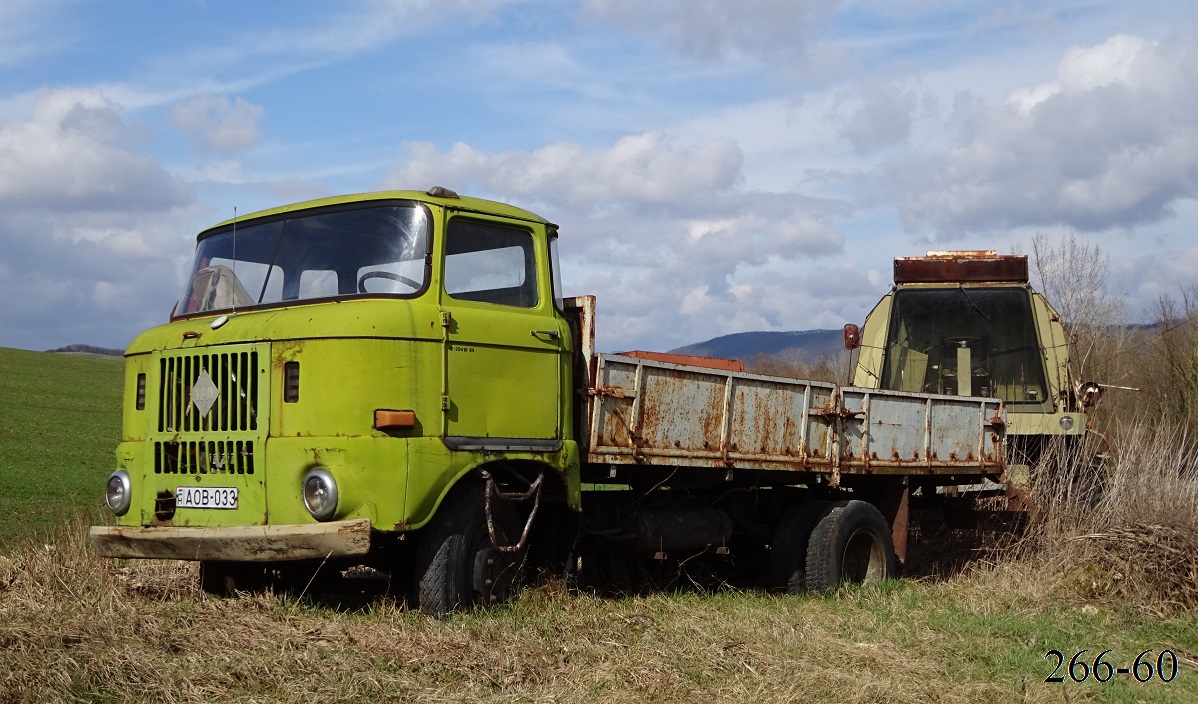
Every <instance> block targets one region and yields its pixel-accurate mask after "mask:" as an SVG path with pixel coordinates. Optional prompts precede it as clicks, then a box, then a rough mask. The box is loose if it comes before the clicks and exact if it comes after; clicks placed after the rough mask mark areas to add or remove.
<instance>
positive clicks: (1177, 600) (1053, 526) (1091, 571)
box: [1020, 424, 1198, 613]
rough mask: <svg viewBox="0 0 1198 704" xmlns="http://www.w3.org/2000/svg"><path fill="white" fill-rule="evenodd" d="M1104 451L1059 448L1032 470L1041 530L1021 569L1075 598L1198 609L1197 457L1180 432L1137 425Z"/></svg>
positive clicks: (1164, 609) (1025, 550)
mask: <svg viewBox="0 0 1198 704" xmlns="http://www.w3.org/2000/svg"><path fill="white" fill-rule="evenodd" d="M1114 445H1115V447H1114V448H1112V449H1114V450H1116V451H1115V452H1114V455H1115V456H1116V459H1117V467H1115V468H1113V469H1112V468H1111V467H1110V466H1094V464H1093V463H1092V462H1090V461H1089V459H1090V457H1092V455H1093V452H1094V451H1095V450H1096V449H1097V450H1103V449H1106V448H1105V447H1097V448H1096V447H1084V448H1076V450H1075V451H1073V452H1069V451H1067V450H1065V449H1064V448H1063V447H1056V448H1053V451H1052V452H1051V453H1050V454H1049V456H1048V457H1047V458H1046V459H1045V461H1044V462H1043V463H1042V464H1041V466H1040V467H1039V468H1038V470H1037V472H1038V479H1037V481H1036V482H1035V483H1036V492H1035V493H1036V501H1037V504H1038V506H1039V507H1040V508H1041V514H1042V516H1041V520H1040V521H1039V522H1038V523H1037V524H1035V525H1033V527H1032V530H1031V531H1030V532H1029V534H1028V536H1027V540H1026V541H1025V542H1024V544H1023V545H1022V546H1021V552H1020V556H1021V558H1022V559H1023V560H1026V561H1028V562H1029V563H1030V564H1032V565H1034V566H1036V567H1037V568H1038V569H1039V570H1040V571H1041V572H1043V573H1045V574H1049V575H1056V576H1058V577H1060V579H1061V580H1062V583H1063V584H1064V585H1065V586H1066V587H1067V588H1069V589H1072V590H1073V591H1074V592H1076V593H1077V594H1078V595H1080V596H1082V597H1084V598H1086V599H1090V600H1098V601H1106V602H1109V603H1117V604H1122V605H1131V606H1134V607H1135V608H1139V609H1145V610H1147V611H1150V612H1155V613H1172V612H1175V611H1178V610H1186V609H1195V608H1198V447H1195V443H1194V441H1193V439H1191V438H1189V437H1188V436H1187V435H1186V433H1185V432H1184V431H1183V430H1181V429H1173V428H1169V427H1163V428H1162V427H1160V426H1159V425H1158V426H1156V427H1152V426H1149V425H1148V424H1133V425H1131V426H1130V427H1129V428H1128V429H1126V430H1125V431H1124V432H1122V433H1121V434H1120V439H1119V440H1118V442H1116V443H1114Z"/></svg>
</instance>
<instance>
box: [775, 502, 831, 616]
mask: <svg viewBox="0 0 1198 704" xmlns="http://www.w3.org/2000/svg"><path fill="white" fill-rule="evenodd" d="M830 505H831V502H829V501H818V500H809V501H804V502H802V503H800V504H799V505H797V506H795V507H794V508H792V509H790V511H788V512H787V513H786V515H784V516H782V520H781V521H779V522H778V527H777V529H775V531H774V542H773V543H772V544H771V545H770V586H771V587H773V588H775V589H780V590H784V591H785V592H786V593H787V594H802V593H803V592H805V591H806V590H807V586H806V574H805V573H806V569H807V545H808V543H809V542H810V540H811V531H812V530H813V529H814V528H815V524H816V523H817V522H819V519H820V518H821V517H822V516H823V514H824V512H825V511H827V509H828V506H830Z"/></svg>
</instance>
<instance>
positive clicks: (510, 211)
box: [201, 186, 552, 236]
mask: <svg viewBox="0 0 1198 704" xmlns="http://www.w3.org/2000/svg"><path fill="white" fill-rule="evenodd" d="M374 200H412V201H418V202H421V203H431V204H434V205H439V206H442V207H445V208H450V209H453V210H464V211H469V212H476V213H487V214H491V215H501V216H504V217H510V218H515V219H518V220H527V221H529V222H539V223H544V224H546V225H552V223H550V222H549V221H548V220H546V219H545V218H542V217H541V216H540V215H537V214H536V213H532V212H529V211H527V210H524V209H523V208H517V207H516V206H514V205H508V204H507V203H500V202H498V201H493V200H486V199H483V198H472V197H470V196H459V195H458V194H457V193H454V192H453V191H451V190H449V189H447V188H442V187H440V186H434V187H433V188H430V189H429V190H427V191H374V192H370V193H352V194H349V195H341V196H330V197H328V198H317V199H315V200H305V201H300V202H299V203H291V204H289V205H281V206H279V207H277V208H269V209H267V210H259V211H257V212H254V213H249V214H248V215H239V216H237V217H236V221H237V223H238V224H241V223H244V222H246V221H248V220H256V219H258V218H264V217H270V216H274V215H281V214H284V213H291V212H298V211H301V210H309V209H312V208H322V207H327V206H330V205H343V204H345V203H366V202H369V201H374ZM232 224H233V219H229V220H225V221H224V222H221V223H217V224H216V225H213V226H212V227H208V228H205V229H204V232H209V231H211V230H216V229H220V228H223V227H228V226H230V225H232ZM202 235H203V233H201V236H202Z"/></svg>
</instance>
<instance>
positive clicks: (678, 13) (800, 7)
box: [586, 0, 839, 59]
mask: <svg viewBox="0 0 1198 704" xmlns="http://www.w3.org/2000/svg"><path fill="white" fill-rule="evenodd" d="M837 4H839V3H838V2H836V0H827V1H821V0H742V1H741V2H726V1H724V0H658V1H656V2H642V1H641V0H587V3H586V12H587V14H588V15H589V16H591V17H593V18H595V19H598V20H601V21H604V22H608V23H611V24H614V25H616V26H618V27H621V28H623V29H625V30H627V31H629V32H633V33H637V34H643V35H648V36H650V37H653V38H656V39H659V40H660V41H661V42H663V43H664V44H665V45H666V46H668V47H669V48H671V49H673V50H675V51H678V52H680V53H682V54H685V55H689V56H695V57H699V58H703V59H719V58H726V57H736V56H750V57H754V58H759V59H773V58H784V57H789V58H795V57H799V56H802V55H803V53H804V52H805V50H806V42H807V39H808V37H810V36H811V35H813V34H815V33H816V32H817V31H818V30H819V29H820V28H821V27H822V26H823V24H824V22H825V21H826V20H827V18H828V17H829V16H831V14H832V13H833V11H834V10H835V8H836V6H837Z"/></svg>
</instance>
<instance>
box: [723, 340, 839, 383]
mask: <svg viewBox="0 0 1198 704" xmlns="http://www.w3.org/2000/svg"><path fill="white" fill-rule="evenodd" d="M745 367H746V368H747V369H748V370H749V371H750V372H752V373H754V374H766V375H769V376H782V377H787V378H790V379H811V380H813V381H828V382H844V381H845V380H846V379H845V377H846V376H847V374H848V372H849V369H850V366H849V360H848V352H847V351H845V352H843V353H840V354H834V355H820V356H818V357H815V358H811V355H810V354H809V353H808V352H806V351H805V350H803V349H801V348H798V347H791V348H788V349H785V350H782V351H781V352H779V353H777V354H772V355H771V354H765V353H760V354H757V355H754V356H753V358H752V359H750V360H749V362H748V364H746V365H745Z"/></svg>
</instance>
